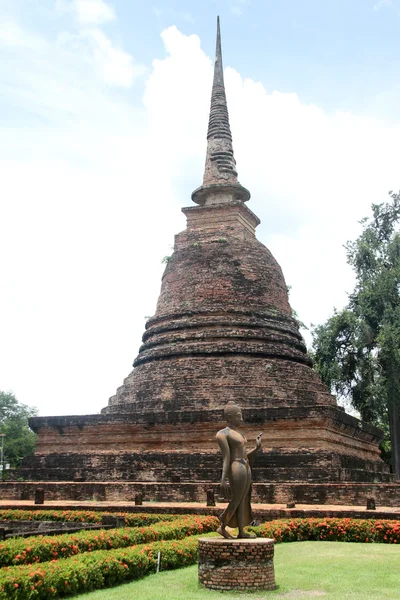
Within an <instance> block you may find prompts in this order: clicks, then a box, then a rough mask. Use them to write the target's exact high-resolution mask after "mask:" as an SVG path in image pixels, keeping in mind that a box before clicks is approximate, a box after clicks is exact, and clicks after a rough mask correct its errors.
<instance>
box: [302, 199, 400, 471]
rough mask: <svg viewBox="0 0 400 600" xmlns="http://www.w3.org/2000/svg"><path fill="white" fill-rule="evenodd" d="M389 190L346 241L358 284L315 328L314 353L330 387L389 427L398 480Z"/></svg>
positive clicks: (394, 213)
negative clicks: (355, 234)
mask: <svg viewBox="0 0 400 600" xmlns="http://www.w3.org/2000/svg"><path fill="white" fill-rule="evenodd" d="M389 195H390V201H389V202H386V203H382V204H373V205H372V216H371V217H366V218H365V219H363V220H362V221H361V224H362V233H361V235H360V236H359V237H358V238H357V239H356V240H355V241H352V242H348V243H347V245H346V251H347V262H348V263H349V264H350V265H351V266H352V267H353V269H354V272H355V276H356V285H355V288H354V290H353V292H352V293H351V294H350V295H349V302H348V305H347V306H346V308H345V309H343V310H342V311H340V312H338V311H335V312H334V314H333V316H332V317H331V318H330V319H328V321H327V322H326V323H325V324H323V325H320V326H318V327H315V328H314V329H313V353H314V361H315V367H316V369H317V371H318V372H319V373H320V375H321V377H322V379H323V381H324V382H325V383H326V384H327V385H328V386H330V388H331V389H332V391H334V392H335V393H336V394H338V395H339V396H342V397H346V398H348V399H349V400H350V401H351V403H352V405H353V406H354V407H355V408H356V409H357V410H358V411H359V412H360V415H361V418H362V420H364V421H366V422H369V423H373V424H376V425H378V426H380V427H382V428H383V429H384V430H385V429H386V430H387V431H388V437H389V438H390V444H391V464H392V468H393V472H394V473H395V475H396V478H397V479H398V480H400V232H399V229H398V227H399V219H400V193H399V194H395V193H393V192H390V193H389Z"/></svg>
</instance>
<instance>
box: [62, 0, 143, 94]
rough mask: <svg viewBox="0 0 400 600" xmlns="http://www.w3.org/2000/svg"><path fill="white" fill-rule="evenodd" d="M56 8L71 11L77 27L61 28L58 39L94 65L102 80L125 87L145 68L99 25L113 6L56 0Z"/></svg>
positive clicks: (100, 1) (109, 15)
mask: <svg viewBox="0 0 400 600" xmlns="http://www.w3.org/2000/svg"><path fill="white" fill-rule="evenodd" d="M56 6H57V9H58V10H59V11H64V12H71V13H73V14H74V15H75V16H76V18H77V22H78V31H77V32H74V33H70V32H68V31H64V32H62V33H61V34H60V35H59V36H58V41H59V42H60V43H61V44H63V45H65V46H68V45H70V47H71V49H73V50H74V51H75V52H79V53H81V55H82V58H83V60H85V61H86V62H89V63H90V64H91V65H92V66H94V68H95V71H96V73H97V75H98V77H99V79H101V80H102V81H104V82H105V83H107V84H108V85H115V86H118V87H125V88H129V87H131V85H132V84H133V83H134V81H135V80H136V78H137V77H139V76H140V75H143V73H144V72H145V68H144V66H143V65H139V64H136V63H135V62H134V60H133V57H132V56H131V55H130V54H129V53H128V52H126V51H125V50H124V49H123V48H121V47H119V46H117V45H116V44H115V43H114V42H113V41H112V40H111V39H110V38H109V37H108V36H107V35H106V34H105V33H104V31H103V30H102V29H101V28H100V27H99V26H100V25H102V24H104V23H106V22H107V21H110V20H114V19H115V18H116V15H115V12H114V9H113V8H112V7H111V6H109V5H108V4H106V3H105V2H104V1H103V0H71V1H69V2H67V1H66V0H57V5H56Z"/></svg>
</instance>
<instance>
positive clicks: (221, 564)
mask: <svg viewBox="0 0 400 600" xmlns="http://www.w3.org/2000/svg"><path fill="white" fill-rule="evenodd" d="M199 582H200V583H201V584H202V585H204V586H205V587H207V588H209V589H211V590H274V589H275V587H276V586H275V573H274V540H271V539H267V538H255V539H239V540H236V539H234V540H226V539H225V538H223V537H202V538H199Z"/></svg>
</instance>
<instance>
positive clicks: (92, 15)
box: [56, 0, 115, 25]
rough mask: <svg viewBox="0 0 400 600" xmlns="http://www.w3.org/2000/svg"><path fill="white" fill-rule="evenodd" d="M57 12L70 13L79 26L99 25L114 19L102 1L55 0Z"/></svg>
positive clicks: (112, 11)
mask: <svg viewBox="0 0 400 600" xmlns="http://www.w3.org/2000/svg"><path fill="white" fill-rule="evenodd" d="M56 8H57V9H58V10H59V11H64V12H70V13H72V14H73V15H74V16H75V17H76V19H77V20H78V22H79V23H80V24H81V25H101V24H103V23H107V22H108V21H113V20H114V19H115V11H114V8H113V7H112V6H110V5H109V4H107V2H104V0H56Z"/></svg>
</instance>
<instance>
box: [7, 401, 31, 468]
mask: <svg viewBox="0 0 400 600" xmlns="http://www.w3.org/2000/svg"><path fill="white" fill-rule="evenodd" d="M36 414H37V409H36V408H33V407H30V406H26V405H25V404H22V403H20V402H18V400H17V399H16V398H15V396H14V394H12V393H11V392H1V391H0V433H4V434H5V436H6V437H5V438H4V456H5V458H6V460H7V462H9V463H10V464H11V466H12V467H18V466H19V464H20V462H21V459H22V458H24V457H25V456H27V455H28V454H31V452H33V450H34V448H35V443H36V434H35V433H34V432H33V431H32V430H31V429H29V426H28V419H29V417H33V416H35V415H36Z"/></svg>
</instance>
